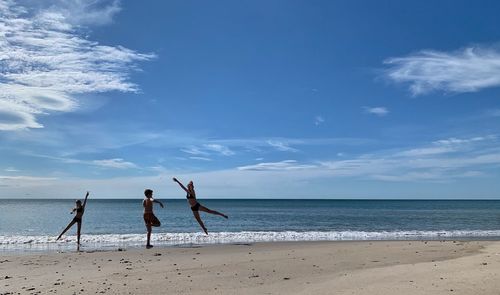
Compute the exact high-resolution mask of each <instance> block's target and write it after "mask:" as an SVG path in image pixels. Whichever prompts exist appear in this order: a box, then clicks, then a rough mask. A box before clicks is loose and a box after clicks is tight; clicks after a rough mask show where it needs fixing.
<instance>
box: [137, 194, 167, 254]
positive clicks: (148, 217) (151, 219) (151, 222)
mask: <svg viewBox="0 0 500 295" xmlns="http://www.w3.org/2000/svg"><path fill="white" fill-rule="evenodd" d="M144 195H145V196H146V198H144V200H143V201H142V206H143V207H144V215H143V217H144V223H145V224H146V229H147V230H148V234H147V243H146V248H147V249H150V248H153V245H151V231H152V229H153V226H154V227H158V226H160V225H161V222H160V220H158V218H156V216H155V215H154V213H153V203H158V204H160V206H161V207H162V208H163V207H164V206H163V203H162V202H160V201H157V200H155V199H153V191H152V190H150V189H147V190H145V191H144Z"/></svg>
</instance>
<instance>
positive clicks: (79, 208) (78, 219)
mask: <svg viewBox="0 0 500 295" xmlns="http://www.w3.org/2000/svg"><path fill="white" fill-rule="evenodd" d="M89 194H90V193H89V192H87V194H86V195H85V200H84V201H83V204H82V201H80V200H76V202H75V203H76V206H75V208H73V210H71V212H70V214H73V212H76V214H75V217H74V218H73V220H71V222H70V223H69V224H68V226H66V228H65V229H64V230H63V231H62V233H61V234H60V235H59V236H58V237H57V239H56V241H57V240H59V239H60V238H61V237H62V235H64V233H66V232H67V231H68V230H69V229H70V228H71V227H72V226H73V225H74V224H75V223H76V224H77V226H78V227H77V231H76V237H77V238H76V239H77V240H76V243H77V246H76V250H77V251H80V233H81V230H82V218H83V213H85V206H86V205H87V198H88V197H89Z"/></svg>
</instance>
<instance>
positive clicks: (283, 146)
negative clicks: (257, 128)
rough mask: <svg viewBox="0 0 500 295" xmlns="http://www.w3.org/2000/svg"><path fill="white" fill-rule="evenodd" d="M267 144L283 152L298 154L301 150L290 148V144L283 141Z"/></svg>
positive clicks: (270, 141) (271, 141)
mask: <svg viewBox="0 0 500 295" xmlns="http://www.w3.org/2000/svg"><path fill="white" fill-rule="evenodd" d="M267 144H269V145H270V146H272V147H273V148H275V149H276V150H278V151H281V152H298V151H299V150H298V149H296V148H293V147H291V146H290V144H289V143H288V142H285V141H281V140H268V141H267Z"/></svg>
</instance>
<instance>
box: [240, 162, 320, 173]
mask: <svg viewBox="0 0 500 295" xmlns="http://www.w3.org/2000/svg"><path fill="white" fill-rule="evenodd" d="M315 167H316V166H315V165H309V164H307V165H306V164H299V163H298V162H297V161H295V160H285V161H281V162H269V163H259V164H255V165H248V166H241V167H238V170H252V171H268V170H276V171H289V170H301V169H311V168H315Z"/></svg>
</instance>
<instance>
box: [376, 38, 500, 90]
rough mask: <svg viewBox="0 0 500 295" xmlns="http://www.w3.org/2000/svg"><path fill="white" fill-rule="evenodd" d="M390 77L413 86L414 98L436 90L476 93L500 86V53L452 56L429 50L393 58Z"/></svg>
mask: <svg viewBox="0 0 500 295" xmlns="http://www.w3.org/2000/svg"><path fill="white" fill-rule="evenodd" d="M385 64H387V65H388V66H389V68H388V69H387V71H386V74H387V76H388V77H389V78H390V79H391V80H393V81H395V82H398V83H407V84H409V85H410V91H411V92H412V93H413V95H419V94H425V93H429V92H432V91H436V90H441V91H445V92H455V93H462V92H475V91H479V90H481V89H483V88H488V87H496V86H499V85H500V51H499V50H498V49H496V48H481V47H469V48H465V49H462V50H457V51H452V52H441V51H432V50H425V51H421V52H418V53H416V54H411V55H408V56H406V57H397V58H390V59H387V60H386V61H385Z"/></svg>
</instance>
